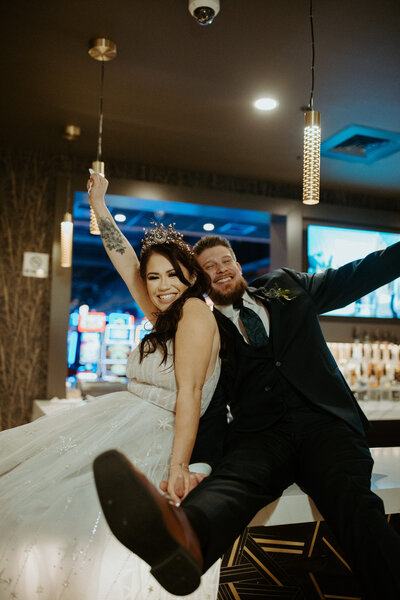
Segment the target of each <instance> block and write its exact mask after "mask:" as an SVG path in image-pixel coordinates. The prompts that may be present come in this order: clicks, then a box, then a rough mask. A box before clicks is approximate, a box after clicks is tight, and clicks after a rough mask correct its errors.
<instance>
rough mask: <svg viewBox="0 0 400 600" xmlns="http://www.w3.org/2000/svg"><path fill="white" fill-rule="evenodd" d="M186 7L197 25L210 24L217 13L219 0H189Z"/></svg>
mask: <svg viewBox="0 0 400 600" xmlns="http://www.w3.org/2000/svg"><path fill="white" fill-rule="evenodd" d="M188 8H189V12H190V14H191V15H192V17H193V18H194V19H195V20H196V22H197V23H198V24H199V25H210V24H211V23H212V22H213V21H214V19H215V17H216V16H217V14H218V13H219V0H189V6H188Z"/></svg>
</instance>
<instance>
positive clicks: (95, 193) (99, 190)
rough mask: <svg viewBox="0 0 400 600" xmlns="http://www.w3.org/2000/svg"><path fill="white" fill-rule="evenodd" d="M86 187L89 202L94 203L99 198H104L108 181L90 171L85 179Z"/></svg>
mask: <svg viewBox="0 0 400 600" xmlns="http://www.w3.org/2000/svg"><path fill="white" fill-rule="evenodd" d="M86 187H87V190H88V192H89V202H90V204H95V203H96V202H97V201H99V200H104V195H105V193H106V191H107V187H108V181H107V179H106V178H105V177H102V176H101V175H99V174H98V173H92V174H91V175H90V177H89V179H88V181H87V184H86Z"/></svg>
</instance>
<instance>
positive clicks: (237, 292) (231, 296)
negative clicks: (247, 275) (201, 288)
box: [208, 277, 247, 306]
mask: <svg viewBox="0 0 400 600" xmlns="http://www.w3.org/2000/svg"><path fill="white" fill-rule="evenodd" d="M246 290H247V281H246V280H245V279H244V277H240V279H238V280H237V282H236V285H235V288H234V289H233V290H230V291H229V292H227V293H225V294H224V293H222V292H220V291H219V290H215V289H214V288H213V287H211V289H210V291H209V293H208V295H209V296H210V298H211V300H212V301H213V302H214V304H219V305H220V306H229V305H230V304H235V303H236V302H238V301H239V300H240V299H241V297H242V296H243V294H244V292H245V291H246Z"/></svg>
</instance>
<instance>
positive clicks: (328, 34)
mask: <svg viewBox="0 0 400 600" xmlns="http://www.w3.org/2000/svg"><path fill="white" fill-rule="evenodd" d="M313 4H314V8H313V12H314V29H315V50H316V59H315V95H314V108H315V109H316V110H320V111H321V115H322V139H323V140H324V139H326V138H328V137H330V136H332V135H333V134H335V133H337V132H338V131H340V130H342V129H343V128H345V127H347V126H349V125H352V124H358V125H362V126H365V127H372V128H379V129H383V130H389V131H394V132H400V43H399V32H400V2H399V1H398V0H364V1H363V2H360V0H346V2H339V3H338V2H334V1H333V0H314V3H313ZM95 37H108V38H110V39H112V40H114V41H115V42H116V44H117V49H118V56H117V58H116V59H115V60H114V61H112V62H109V63H107V64H106V65H105V92H104V113H105V116H104V134H103V157H104V159H105V161H107V158H113V159H124V160H129V161H132V162H140V163H147V164H154V165H160V166H171V167H176V168H180V169H187V170H194V171H206V172H213V173H218V174H222V175H232V176H238V177H245V178H257V179H262V180H267V181H277V182H285V183H295V184H296V183H297V184H299V185H300V184H301V170H302V162H301V156H302V128H303V115H302V110H301V107H303V106H304V105H307V103H308V100H309V95H310V86H311V70H310V67H311V33H310V24H309V0H279V2H272V1H270V0H221V10H220V13H219V15H218V16H217V18H216V19H215V21H214V23H213V24H211V25H209V26H206V27H201V26H199V25H198V24H197V23H196V22H195V21H194V19H193V18H192V17H191V15H190V14H189V12H188V8H187V0H113V1H112V2H111V1H110V0H108V1H107V0H84V1H82V0H57V1H56V2H54V0H53V1H49V0H42V1H41V2H32V1H29V2H28V1H26V0H18V1H17V2H10V3H8V4H7V8H6V9H4V10H3V11H2V58H3V63H2V67H1V80H2V83H3V93H2V94H1V98H0V103H1V104H0V106H1V109H2V114H3V119H2V127H1V134H2V140H3V143H5V144H7V145H11V146H17V147H19V148H26V149H31V148H41V149H43V150H45V151H46V152H51V153H53V152H54V153H62V152H65V151H66V147H67V146H68V142H66V141H65V140H63V138H62V131H63V129H64V127H65V125H67V124H69V123H73V124H75V125H79V126H80V127H81V130H82V133H81V136H80V138H79V139H78V140H76V141H75V142H73V152H74V153H75V154H77V155H81V156H85V157H91V159H92V160H94V159H95V158H96V156H95V152H96V141H97V123H98V119H97V111H98V95H99V88H100V63H98V62H96V61H94V60H93V59H91V58H90V57H89V55H88V53H87V50H88V43H89V40H90V39H92V38H95ZM5 58H6V60H4V59H5ZM264 95H267V96H273V97H274V98H276V99H277V100H278V101H279V103H280V104H279V108H278V109H276V110H275V111H272V112H269V113H261V112H258V111H256V110H255V109H254V108H253V107H252V102H253V100H254V99H256V98H257V97H259V96H264ZM321 171H322V187H323V188H327V189H328V188H340V189H343V188H344V189H348V190H352V191H362V192H366V193H371V194H374V195H377V196H378V197H379V196H382V195H383V196H396V195H397V194H398V193H399V191H400V152H398V153H395V154H393V155H391V156H390V157H388V158H384V159H381V160H379V161H377V162H376V163H374V164H372V165H364V164H357V163H349V162H346V161H342V160H335V159H330V158H322V164H321Z"/></svg>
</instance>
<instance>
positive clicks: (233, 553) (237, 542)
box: [228, 538, 240, 567]
mask: <svg viewBox="0 0 400 600" xmlns="http://www.w3.org/2000/svg"><path fill="white" fill-rule="evenodd" d="M239 540H240V538H236V540H235V543H234V544H233V546H232V552H231V555H230V557H229V561H228V567H231V566H232V564H233V559H234V558H235V553H236V549H237V547H238V544H239Z"/></svg>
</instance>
